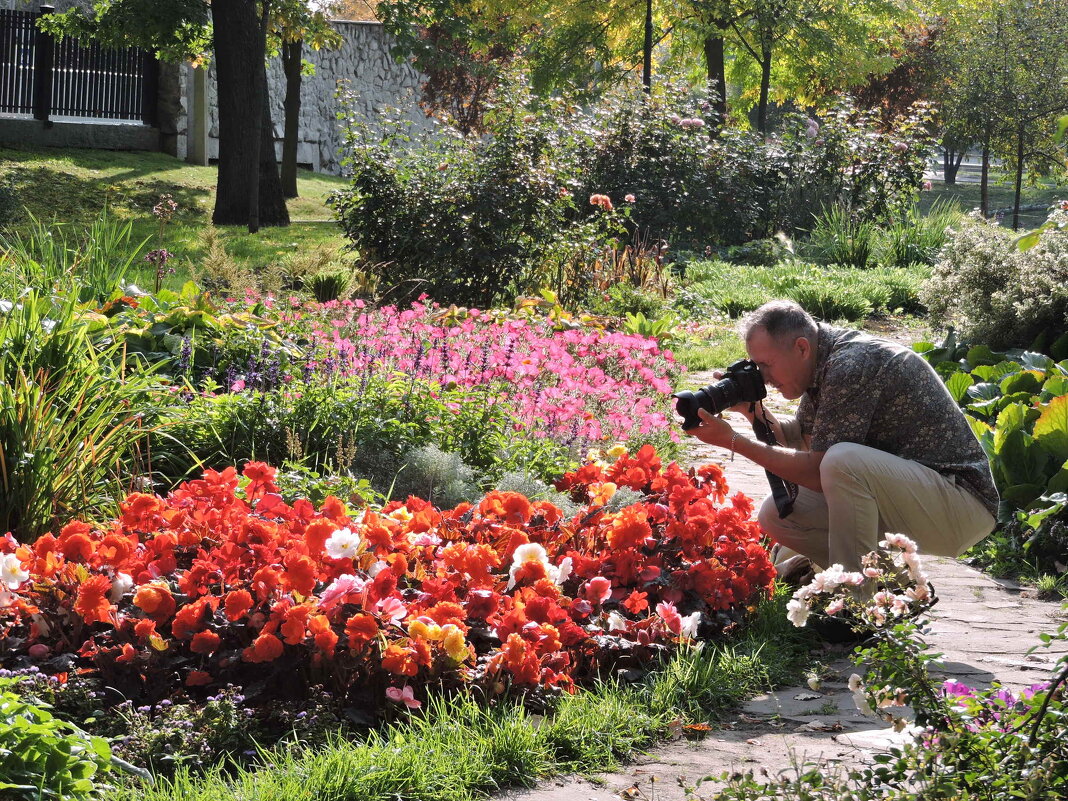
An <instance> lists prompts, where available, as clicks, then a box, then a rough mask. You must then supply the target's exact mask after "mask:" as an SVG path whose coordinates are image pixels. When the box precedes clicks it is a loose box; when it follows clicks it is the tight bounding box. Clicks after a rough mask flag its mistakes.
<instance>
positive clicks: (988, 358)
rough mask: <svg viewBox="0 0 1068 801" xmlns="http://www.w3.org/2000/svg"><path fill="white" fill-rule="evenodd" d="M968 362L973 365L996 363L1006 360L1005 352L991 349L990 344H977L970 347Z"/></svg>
mask: <svg viewBox="0 0 1068 801" xmlns="http://www.w3.org/2000/svg"><path fill="white" fill-rule="evenodd" d="M966 358H967V359H968V363H969V364H970V365H972V367H973V368H974V367H977V366H979V365H995V364H998V363H999V362H1002V361H1004V360H1005V354H1004V353H995V352H994V351H993V350H991V349H990V346H989V345H976V346H975V347H973V348H969V349H968V355H967V357H966Z"/></svg>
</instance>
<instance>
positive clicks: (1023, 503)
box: [1001, 484, 1045, 509]
mask: <svg viewBox="0 0 1068 801" xmlns="http://www.w3.org/2000/svg"><path fill="white" fill-rule="evenodd" d="M1044 489H1045V487H1044V486H1043V485H1042V484H1013V485H1012V486H1011V487H1006V488H1005V489H1003V490H1001V500H1002V501H1006V502H1008V503H1011V504H1012V505H1013V506H1015V507H1016V508H1018V509H1024V508H1026V507H1027V506H1028V505H1029V504H1030V503H1031V501H1033V500H1035V499H1036V498H1038V497H1040V496H1041V495H1042V491H1043V490H1044Z"/></svg>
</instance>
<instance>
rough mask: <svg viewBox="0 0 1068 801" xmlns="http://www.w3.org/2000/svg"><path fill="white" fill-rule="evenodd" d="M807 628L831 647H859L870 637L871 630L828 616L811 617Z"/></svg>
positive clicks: (847, 619) (853, 622)
mask: <svg viewBox="0 0 1068 801" xmlns="http://www.w3.org/2000/svg"><path fill="white" fill-rule="evenodd" d="M808 627H809V628H810V629H812V630H813V631H814V632H816V634H818V635H819V638H820V639H821V640H823V641H824V642H826V643H830V644H832V645H860V644H861V643H863V642H866V641H867V640H868V639H870V638H871V635H872V631H871V629H870V628H868V627H867V626H865V625H863V624H862V623H860V622H859V621H856V620H850V619H849V618H840V617H831V616H829V615H813V616H812V617H810V618H809V620H808Z"/></svg>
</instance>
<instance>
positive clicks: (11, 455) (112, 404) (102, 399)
mask: <svg viewBox="0 0 1068 801" xmlns="http://www.w3.org/2000/svg"><path fill="white" fill-rule="evenodd" d="M88 328H89V324H88V323H86V322H84V321H81V320H79V319H78V317H77V312H76V304H75V303H74V300H73V299H71V298H67V299H62V300H53V299H52V298H49V297H44V296H38V295H37V294H35V293H32V292H31V293H29V294H27V295H24V296H23V297H22V298H21V301H20V302H19V304H18V305H12V304H10V303H8V304H7V307H6V309H4V310H3V311H0V531H5V532H7V531H11V532H14V533H15V535H16V536H17V537H19V538H20V539H23V540H27V541H31V540H33V539H34V538H35V537H36V536H37V535H38V534H40V533H41V532H43V531H45V530H46V529H48V528H50V527H52V526H54V525H55V523H56V521H57V520H64V519H69V518H70V517H71V516H73V515H75V514H82V513H86V512H94V511H101V510H105V509H108V508H113V503H114V500H113V499H114V497H115V496H116V495H117V494H118V493H119V491H120V489H121V487H122V486H123V485H122V483H120V481H121V480H125V481H127V482H128V481H132V480H135V479H136V478H138V477H139V476H140V475H141V473H142V469H143V466H142V465H141V464H139V462H138V457H139V456H140V455H141V454H140V453H139V445H141V444H143V443H144V442H145V440H146V439H147V437H148V435H149V433H150V432H151V431H152V430H153V428H154V427H155V426H156V421H157V419H158V417H159V413H160V409H161V407H162V405H163V404H162V403H161V397H160V396H159V395H158V394H157V391H156V386H155V383H156V382H155V379H154V378H153V376H152V374H151V371H149V372H139V371H135V370H130V371H127V370H126V369H125V365H124V359H123V345H122V343H121V342H117V343H112V344H111V345H110V346H109V347H106V348H104V349H103V350H102V351H100V352H98V351H97V350H96V348H95V347H94V344H93V341H92V338H91V336H90V334H89V332H88ZM126 486H129V484H127V485H126Z"/></svg>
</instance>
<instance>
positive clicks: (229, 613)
mask: <svg viewBox="0 0 1068 801" xmlns="http://www.w3.org/2000/svg"><path fill="white" fill-rule="evenodd" d="M251 608H252V596H251V595H250V594H249V592H248V590H233V591H232V592H228V593H226V600H225V601H224V602H223V610H224V612H225V613H226V618H227V619H228V620H229V621H230V622H232V623H236V622H237V621H238V620H240V619H241V618H243V617H244V616H245V615H246V614H247V613H248V610H249V609H251Z"/></svg>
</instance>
